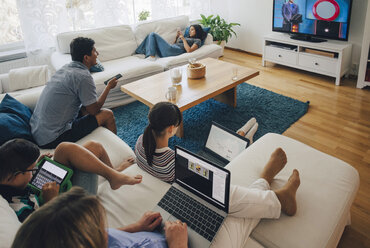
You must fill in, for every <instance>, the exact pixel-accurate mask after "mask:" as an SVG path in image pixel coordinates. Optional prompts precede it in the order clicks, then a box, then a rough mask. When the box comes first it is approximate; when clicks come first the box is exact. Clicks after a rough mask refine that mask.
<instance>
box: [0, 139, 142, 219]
mask: <svg viewBox="0 0 370 248" xmlns="http://www.w3.org/2000/svg"><path fill="white" fill-rule="evenodd" d="M44 156H48V157H51V156H52V155H51V154H45V155H42V156H41V157H40V150H39V147H38V146H37V145H35V144H34V143H32V142H30V141H27V140H24V139H13V140H10V141H8V142H6V143H4V144H3V145H1V146H0V195H1V196H2V198H4V199H5V200H6V201H7V202H8V203H9V206H10V207H11V208H12V209H13V210H14V211H15V212H16V214H17V216H18V219H19V221H20V222H23V221H24V220H25V219H26V218H27V217H28V216H29V215H30V214H31V213H32V212H33V211H35V210H36V209H37V208H38V207H39V205H40V202H39V199H38V197H37V196H36V195H34V194H32V193H31V191H30V189H29V187H27V185H28V183H29V182H30V181H31V179H32V176H33V174H34V173H35V172H36V171H37V169H36V168H35V166H36V164H37V163H38V162H39V161H40V160H41V159H42V158H43V157H44ZM53 160H54V161H56V162H58V163H60V164H63V165H65V166H67V167H70V168H72V169H77V170H80V171H85V172H90V173H94V174H98V175H100V176H103V177H104V178H105V179H107V180H108V182H109V184H110V186H111V188H112V189H113V190H115V189H118V188H120V187H121V186H122V185H125V184H127V185H134V184H137V183H140V182H141V180H142V176H141V175H136V176H134V177H131V176H127V175H125V174H123V173H121V171H122V170H124V169H126V168H127V167H128V166H130V165H132V164H133V163H134V159H133V158H129V159H127V160H125V161H123V162H122V164H120V165H119V166H118V167H117V168H113V166H112V164H111V161H110V159H109V157H108V154H107V152H106V150H105V149H104V147H103V146H102V145H101V144H100V143H97V142H93V141H90V142H87V143H86V144H84V145H83V146H81V145H78V144H75V143H69V142H63V143H61V144H59V145H58V146H57V147H56V149H55V152H54V155H53ZM58 192H59V185H57V184H56V182H51V183H46V184H44V185H43V187H42V197H43V200H44V203H46V202H48V201H50V200H51V199H53V198H54V197H56V196H57V195H58ZM0 199H1V197H0Z"/></svg>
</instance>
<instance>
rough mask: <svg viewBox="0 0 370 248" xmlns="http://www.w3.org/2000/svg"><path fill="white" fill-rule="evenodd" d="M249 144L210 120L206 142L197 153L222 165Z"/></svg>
mask: <svg viewBox="0 0 370 248" xmlns="http://www.w3.org/2000/svg"><path fill="white" fill-rule="evenodd" d="M248 145H249V140H248V139H247V138H245V137H242V136H240V135H239V134H237V133H235V132H233V131H231V130H229V129H227V128H225V127H223V126H222V125H220V124H218V123H216V122H212V125H211V128H210V130H209V133H208V137H207V140H206V142H205V143H204V147H203V148H202V150H200V151H199V152H198V154H199V155H200V156H202V157H204V158H206V159H208V160H210V161H212V162H214V163H215V164H217V165H220V166H222V167H224V166H225V165H227V164H228V163H229V162H230V161H231V160H233V159H234V158H235V157H236V156H238V155H239V154H240V153H241V152H242V151H244V150H245V148H247V147H248Z"/></svg>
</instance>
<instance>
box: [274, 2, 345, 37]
mask: <svg viewBox="0 0 370 248" xmlns="http://www.w3.org/2000/svg"><path fill="white" fill-rule="evenodd" d="M351 7H352V0H274V6H273V18H272V31H277V32H284V33H290V34H291V38H292V39H298V40H306V41H311V42H322V41H326V40H325V39H320V38H317V37H321V38H327V39H335V40H348V29H349V21H350V17H351Z"/></svg>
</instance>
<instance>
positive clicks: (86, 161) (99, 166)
mask: <svg viewBox="0 0 370 248" xmlns="http://www.w3.org/2000/svg"><path fill="white" fill-rule="evenodd" d="M54 160H55V161H57V162H58V163H61V164H63V165H66V166H68V167H72V168H76V169H78V170H81V171H86V172H91V173H95V174H98V175H100V176H103V177H104V178H106V179H107V180H108V181H109V183H110V186H111V188H112V189H118V188H120V187H121V186H122V185H124V184H129V185H133V184H137V183H140V182H141V180H142V176H141V175H137V176H135V177H130V176H127V175H125V174H122V173H120V172H118V171H116V170H114V169H112V168H111V167H109V166H108V165H106V164H105V163H103V162H102V161H101V160H100V159H99V158H97V157H96V156H95V155H94V154H93V153H92V152H90V151H89V150H87V149H86V148H85V147H83V146H80V145H78V144H75V143H69V142H63V143H61V144H59V145H58V146H57V148H56V149H55V152H54Z"/></svg>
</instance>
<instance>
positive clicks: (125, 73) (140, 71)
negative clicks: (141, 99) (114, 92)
mask: <svg viewBox="0 0 370 248" xmlns="http://www.w3.org/2000/svg"><path fill="white" fill-rule="evenodd" d="M102 65H103V66H104V68H105V69H104V71H102V72H98V73H92V77H93V78H94V81H95V84H96V87H97V91H98V92H99V87H105V85H104V81H105V80H107V79H109V78H111V77H113V76H115V75H117V74H118V73H121V74H122V78H120V79H119V82H122V81H127V80H129V79H131V78H136V77H144V76H146V75H148V74H153V73H158V72H162V71H163V67H162V66H161V65H159V64H155V63H152V62H151V61H148V60H144V59H140V58H138V57H136V56H128V57H124V58H119V59H115V60H109V61H106V62H102ZM117 87H118V86H117ZM118 88H119V87H118Z"/></svg>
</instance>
